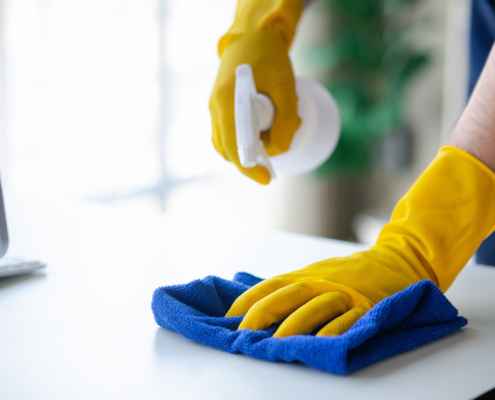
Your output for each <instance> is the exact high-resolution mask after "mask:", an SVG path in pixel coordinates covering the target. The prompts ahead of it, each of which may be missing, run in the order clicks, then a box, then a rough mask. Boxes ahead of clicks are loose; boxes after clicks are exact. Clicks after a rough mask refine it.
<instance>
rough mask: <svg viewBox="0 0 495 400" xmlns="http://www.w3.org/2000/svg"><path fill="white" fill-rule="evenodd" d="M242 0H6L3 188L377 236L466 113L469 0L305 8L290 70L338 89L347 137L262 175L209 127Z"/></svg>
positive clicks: (1, 12)
mask: <svg viewBox="0 0 495 400" xmlns="http://www.w3.org/2000/svg"><path fill="white" fill-rule="evenodd" d="M235 3H236V2H235V1H234V0H208V1H204V0H203V1H201V0H181V1H179V0H86V1H84V2H82V1H78V0H0V130H1V131H0V146H1V148H0V165H1V168H2V178H3V183H4V186H5V190H8V191H11V192H18V193H23V194H29V195H35V196H43V197H76V198H84V199H89V200H91V201H99V202H104V203H107V204H111V205H114V206H116V207H124V208H127V209H129V210H133V211H134V212H145V213H161V212H174V213H176V214H179V215H182V216H183V217H184V218H194V219H196V220H198V222H199V221H222V222H226V223H237V224H243V225H249V226H259V227H265V228H275V229H283V230H289V231H293V232H299V233H305V234H312V235H320V236H326V237H333V238H338V239H346V240H357V241H361V242H364V243H372V242H373V240H374V238H375V237H376V235H377V233H378V231H379V229H380V228H381V226H382V225H383V224H384V223H385V222H386V220H387V219H388V217H389V215H390V213H391V211H392V208H393V206H394V204H395V203H396V202H397V200H398V199H399V198H400V196H401V195H402V194H403V193H404V192H405V191H406V190H407V188H408V187H409V186H410V185H411V184H412V183H413V182H414V180H415V179H416V178H417V177H418V175H419V174H420V173H421V171H422V170H423V169H424V168H425V167H426V166H427V165H428V163H429V161H431V159H432V158H433V157H434V155H435V153H436V151H437V150H438V148H439V146H440V145H441V144H442V141H445V137H446V135H448V133H449V131H451V129H452V127H453V125H454V124H455V122H456V120H457V119H458V117H459V116H460V113H461V111H462V108H463V106H464V102H465V96H466V88H467V44H468V28H469V7H470V2H469V1H468V0H430V1H426V0H424V1H422V0H416V1H410V0H408V1H406V0H404V1H401V0H380V1H378V0H354V1H343V0H316V1H315V2H314V4H312V5H311V6H310V7H308V9H307V10H306V12H305V14H304V16H303V18H302V21H301V23H300V26H299V29H298V34H297V37H296V41H295V43H294V46H293V49H292V52H291V53H292V58H293V65H294V69H295V72H296V75H299V76H306V77H312V78H315V79H318V80H320V81H321V82H323V83H324V84H326V85H327V87H329V88H330V90H331V91H332V93H333V94H334V96H335V97H336V98H337V101H338V102H339V105H340V107H341V113H342V115H343V117H345V118H344V120H345V121H347V123H345V124H344V125H345V126H344V130H343V134H342V135H343V136H342V137H343V141H342V144H341V145H339V146H340V149H338V152H336V153H335V154H334V156H332V158H331V159H330V161H329V163H328V164H327V165H325V166H324V167H322V168H321V169H320V170H318V171H317V172H315V173H312V174H308V175H305V176H300V177H294V178H284V179H278V180H276V181H275V182H273V183H271V184H270V185H269V186H267V187H264V186H260V185H258V184H256V183H254V182H251V181H249V180H248V179H247V178H245V177H244V176H242V175H241V174H240V173H238V172H237V171H236V170H235V168H234V167H233V166H232V165H231V164H229V163H227V162H225V161H224V160H223V159H222V157H220V156H219V155H217V154H216V153H215V151H214V149H213V146H212V145H211V141H210V137H211V132H210V120H209V114H208V107H207V105H208V98H209V94H210V91H211V88H212V85H213V82H214V79H215V75H216V70H217V68H218V64H219V60H218V56H217V52H216V46H217V41H218V38H219V37H220V36H221V35H222V34H223V33H224V32H225V31H226V30H227V29H228V27H229V25H230V24H231V22H232V19H233V15H234V11H235ZM362 38H365V39H367V40H368V41H369V42H363V41H362V40H361V39H362ZM363 43H364V45H363ZM7 207H8V205H7Z"/></svg>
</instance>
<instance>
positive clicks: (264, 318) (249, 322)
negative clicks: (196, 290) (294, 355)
mask: <svg viewBox="0 0 495 400" xmlns="http://www.w3.org/2000/svg"><path fill="white" fill-rule="evenodd" d="M327 288H328V286H326V285H325V284H324V283H321V282H318V281H316V282H315V281H305V282H296V283H293V284H291V285H288V286H285V287H283V288H281V289H279V290H277V291H276V292H274V293H272V294H270V295H268V296H266V297H265V298H263V299H262V300H260V301H258V302H257V303H256V304H255V305H253V306H252V307H251V308H250V309H249V311H248V312H247V314H246V316H245V317H244V319H243V320H242V322H241V324H240V325H239V328H238V329H252V330H263V329H266V328H268V327H269V326H270V325H272V324H274V323H276V322H279V321H281V320H283V319H285V318H286V317H287V316H288V315H290V314H292V313H293V312H294V311H296V310H297V309H298V308H299V307H301V306H302V305H304V304H306V303H307V302H308V301H309V300H311V299H313V298H314V297H316V296H319V295H320V294H322V293H324V292H325V291H327V290H325V289H327Z"/></svg>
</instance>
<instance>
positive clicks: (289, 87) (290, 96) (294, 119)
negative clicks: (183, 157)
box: [261, 79, 301, 156]
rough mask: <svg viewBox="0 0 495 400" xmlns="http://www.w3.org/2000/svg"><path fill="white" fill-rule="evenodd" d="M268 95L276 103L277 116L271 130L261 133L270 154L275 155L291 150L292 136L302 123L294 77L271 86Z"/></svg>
mask: <svg viewBox="0 0 495 400" xmlns="http://www.w3.org/2000/svg"><path fill="white" fill-rule="evenodd" d="M267 95H268V96H269V97H270V98H271V99H272V101H273V103H274V104H275V118H274V120H273V125H272V127H271V128H270V130H269V131H268V132H262V133H261V139H262V140H263V142H264V143H265V148H266V152H267V153H268V155H269V156H274V155H277V154H280V153H284V152H286V151H287V150H289V147H290V144H291V141H292V137H293V136H294V133H295V132H296V131H297V129H298V128H299V126H300V125H301V119H300V118H299V116H298V115H297V95H296V89H295V85H294V79H292V80H290V81H287V82H285V83H283V84H280V85H277V86H276V87H274V88H271V90H270V92H269V93H268V94H267Z"/></svg>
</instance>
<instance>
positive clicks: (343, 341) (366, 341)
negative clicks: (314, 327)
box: [152, 272, 467, 374]
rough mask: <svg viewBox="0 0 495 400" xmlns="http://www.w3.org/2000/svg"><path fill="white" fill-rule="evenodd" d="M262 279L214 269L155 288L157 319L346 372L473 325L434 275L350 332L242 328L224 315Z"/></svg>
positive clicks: (265, 355)
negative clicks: (281, 333)
mask: <svg viewBox="0 0 495 400" xmlns="http://www.w3.org/2000/svg"><path fill="white" fill-rule="evenodd" d="M261 280H262V279H260V278H256V277H255V276H252V275H249V274H247V273H243V272H241V273H237V274H236V276H235V277H234V280H233V281H228V280H225V279H221V278H218V277H216V276H208V277H206V278H204V279H201V280H196V281H193V282H190V283H188V284H185V285H177V286H165V287H160V288H158V289H156V290H155V292H154V294H153V301H152V309H153V314H154V316H155V320H156V323H157V324H158V325H160V326H162V327H164V328H167V329H171V330H173V331H176V332H179V333H180V334H181V335H183V336H185V337H186V338H189V339H192V340H195V341H197V342H201V343H204V344H207V345H209V346H212V347H216V348H217V349H221V350H225V351H228V352H229V353H244V354H246V355H248V356H251V357H255V358H259V359H262V360H267V361H288V362H290V361H300V362H302V363H304V364H307V365H310V366H312V367H314V368H318V369H321V370H323V371H327V372H333V373H337V374H347V373H349V372H352V371H355V370H357V369H360V368H363V367H366V366H368V365H370V364H373V363H375V362H377V361H379V360H382V359H384V358H386V357H389V356H393V355H395V354H400V353H403V352H405V351H408V350H412V349H414V348H416V347H418V346H421V345H422V344H425V343H428V342H431V341H432V340H435V339H437V338H439V337H442V336H445V335H447V334H449V333H451V332H453V331H455V330H457V329H459V328H461V327H463V326H465V325H466V324H467V320H466V319H465V318H464V317H460V316H458V315H457V309H456V308H455V307H454V306H453V305H452V304H451V303H450V302H449V301H448V300H447V298H446V297H445V296H444V295H443V293H442V292H441V291H440V290H439V289H438V288H437V287H436V286H435V284H434V283H433V282H431V281H421V282H418V283H415V284H414V285H411V286H409V287H408V288H406V289H404V290H402V291H401V292H399V293H396V294H394V295H393V296H391V297H388V298H386V299H384V300H382V301H380V302H379V303H378V304H376V305H375V306H374V307H373V308H372V309H371V310H370V311H368V312H367V313H366V314H365V315H364V316H363V317H362V318H361V319H360V320H359V321H358V322H357V323H356V324H354V326H353V327H352V328H351V329H350V330H349V331H347V332H346V333H344V334H342V335H339V336H332V337H316V336H314V335H297V336H289V337H286V338H273V337H272V335H273V334H274V333H275V331H276V329H277V327H278V325H280V324H277V325H273V326H271V327H270V328H269V329H267V330H264V331H252V330H247V329H243V330H240V331H237V330H236V329H237V327H238V326H239V324H240V322H241V320H242V317H230V318H225V317H224V315H225V314H226V313H227V310H228V309H229V308H230V306H231V305H232V303H233V302H234V300H235V299H236V298H237V297H238V296H239V295H241V294H242V293H243V292H244V291H246V290H247V289H248V288H249V287H251V286H253V285H255V284H257V283H258V282H260V281H261Z"/></svg>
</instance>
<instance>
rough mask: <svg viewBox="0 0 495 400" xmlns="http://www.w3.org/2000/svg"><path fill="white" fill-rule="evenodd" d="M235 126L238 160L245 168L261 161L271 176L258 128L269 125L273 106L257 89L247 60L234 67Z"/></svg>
mask: <svg viewBox="0 0 495 400" xmlns="http://www.w3.org/2000/svg"><path fill="white" fill-rule="evenodd" d="M235 77H236V80H235V105H234V112H235V130H236V138H237V152H238V154H239V161H240V163H241V165H242V166H243V167H245V168H252V167H254V166H256V165H257V164H261V165H263V166H264V167H266V168H267V169H268V171H269V172H270V175H271V176H272V178H274V177H275V172H274V171H273V168H272V166H271V163H270V160H269V158H268V155H267V154H266V150H265V146H264V144H263V141H262V140H261V139H260V132H264V131H267V130H268V129H270V128H271V126H272V123H273V118H274V116H275V107H274V105H273V102H272V101H271V99H270V98H269V97H268V96H265V95H264V94H261V93H258V92H257V91H256V85H255V83H254V78H253V70H252V69H251V66H250V65H249V64H242V65H239V66H238V67H237V68H236V69H235Z"/></svg>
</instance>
